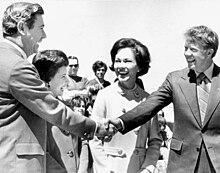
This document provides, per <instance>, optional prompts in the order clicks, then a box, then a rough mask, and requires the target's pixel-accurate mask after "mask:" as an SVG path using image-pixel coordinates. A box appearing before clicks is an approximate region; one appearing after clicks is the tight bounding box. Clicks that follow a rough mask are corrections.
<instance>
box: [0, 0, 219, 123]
mask: <svg viewBox="0 0 220 173" xmlns="http://www.w3.org/2000/svg"><path fill="white" fill-rule="evenodd" d="M21 1H22V0H21ZM26 1H28V0H26ZM12 2H17V1H15V0H1V1H0V13H1V14H0V15H1V16H2V15H3V12H4V10H5V9H6V7H7V6H8V5H10V4H11V3H12ZM29 2H36V3H39V4H40V5H42V7H43V8H44V11H45V14H44V16H43V18H44V22H45V32H46V34H47V38H46V39H45V40H43V42H42V43H41V45H40V48H39V50H45V49H59V50H62V51H64V52H65V53H66V54H67V55H68V56H69V55H73V56H77V57H78V58H79V64H80V66H79V72H78V74H79V75H81V76H85V77H87V78H88V79H91V78H93V76H94V73H93V71H92V64H93V63H94V62H95V61H96V60H102V61H103V62H105V63H106V64H107V65H108V66H110V65H111V58H110V50H111V48H112V46H113V44H114V43H115V42H116V41H117V40H118V39H120V38H123V37H127V38H135V39H137V40H139V41H140V42H142V43H143V44H145V45H146V46H147V47H148V49H149V51H150V54H151V64H150V66H151V68H150V70H149V72H148V73H147V74H146V75H145V76H143V77H141V78H142V80H143V82H144V87H145V89H146V91H148V92H152V91H154V90H156V89H157V88H158V87H159V86H160V85H161V84H162V82H163V81H164V80H165V78H166V76H167V74H168V73H169V72H172V71H175V70H179V69H182V68H185V67H186V66H187V63H186V61H185V57H184V55H183V51H184V39H183V34H184V32H185V30H186V29H188V28H189V27H192V26H196V25H206V26H208V27H210V28H212V29H213V30H214V31H216V32H217V34H218V35H220V20H219V16H220V10H219V7H220V6H219V5H220V1H219V0H193V1H192V0H29ZM0 32H1V29H0ZM1 40H2V36H0V41H1ZM214 61H215V63H216V64H217V65H220V57H219V52H217V55H216V57H214ZM105 78H106V80H109V81H110V82H113V80H114V79H115V74H114V73H113V72H112V71H110V69H108V71H107V73H106V75H105ZM164 112H165V117H166V118H167V119H168V121H173V110H172V105H169V106H168V107H166V108H165V109H164Z"/></svg>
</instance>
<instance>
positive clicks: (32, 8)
mask: <svg viewBox="0 0 220 173" xmlns="http://www.w3.org/2000/svg"><path fill="white" fill-rule="evenodd" d="M43 14H44V10H43V8H42V7H41V6H40V5H39V4H35V3H34V4H33V3H28V2H17V3H13V4H11V5H10V6H9V7H7V9H6V10H5V12H4V17H3V20H2V30H3V37H6V36H13V35H16V34H17V32H18V28H17V24H18V23H19V22H20V21H23V22H24V23H25V24H26V25H27V27H28V28H29V29H32V28H33V27H34V22H35V20H36V15H43Z"/></svg>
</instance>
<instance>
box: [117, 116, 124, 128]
mask: <svg viewBox="0 0 220 173" xmlns="http://www.w3.org/2000/svg"><path fill="white" fill-rule="evenodd" d="M118 119H119V121H120V123H121V129H118V130H121V131H123V130H124V129H125V125H124V122H123V121H122V120H121V119H120V118H118Z"/></svg>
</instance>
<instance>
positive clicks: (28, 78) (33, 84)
mask: <svg viewBox="0 0 220 173" xmlns="http://www.w3.org/2000/svg"><path fill="white" fill-rule="evenodd" d="M45 120H46V121H48V122H50V123H51V124H54V125H56V126H58V127H60V128H63V129H65V130H67V131H70V133H74V134H76V135H79V136H81V137H84V138H92V137H93V135H94V131H95V128H96V123H95V122H94V121H92V120H91V119H88V118H86V117H84V116H81V115H78V114H77V113H74V112H72V111H71V109H70V108H68V107H66V106H65V105H64V104H63V103H62V102H60V101H58V100H57V99H56V98H54V97H53V95H52V93H51V92H50V91H48V90H47V88H46V87H45V85H44V83H43V81H41V80H40V77H39V74H38V72H37V70H36V68H34V66H33V65H32V64H30V63H29V62H28V61H27V59H24V58H23V57H22V56H21V53H20V52H19V51H18V50H17V49H15V48H14V47H13V46H11V45H9V44H8V43H0V168H1V172H2V173H15V172H16V173H17V172H18V173H31V172H34V173H43V172H45V168H46V154H45V153H46V121H45Z"/></svg>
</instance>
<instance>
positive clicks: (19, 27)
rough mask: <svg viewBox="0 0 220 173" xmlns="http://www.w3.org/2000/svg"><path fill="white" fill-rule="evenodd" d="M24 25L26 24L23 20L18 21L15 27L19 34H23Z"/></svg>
mask: <svg viewBox="0 0 220 173" xmlns="http://www.w3.org/2000/svg"><path fill="white" fill-rule="evenodd" d="M25 27H26V25H25V23H24V22H23V21H20V22H18V24H17V29H18V32H19V33H20V34H21V35H25Z"/></svg>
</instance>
